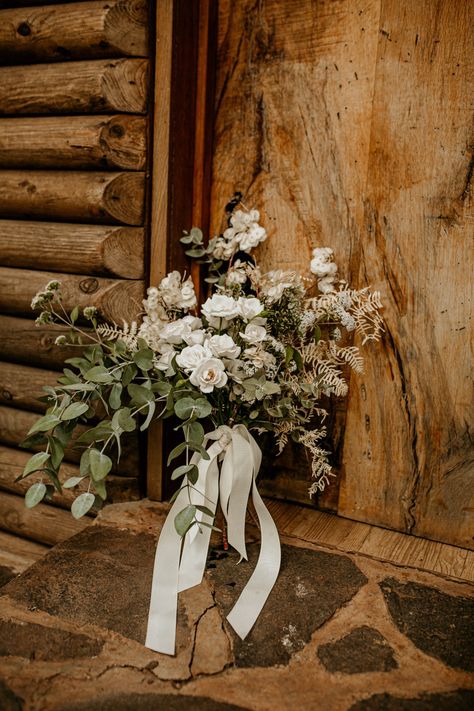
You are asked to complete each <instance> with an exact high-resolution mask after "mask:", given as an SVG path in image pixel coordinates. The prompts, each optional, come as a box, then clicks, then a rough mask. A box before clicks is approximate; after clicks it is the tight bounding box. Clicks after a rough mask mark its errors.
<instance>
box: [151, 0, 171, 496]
mask: <svg viewBox="0 0 474 711" xmlns="http://www.w3.org/2000/svg"><path fill="white" fill-rule="evenodd" d="M173 5H174V0H159V2H158V3H157V7H156V35H155V81H154V87H153V92H154V94H153V95H154V99H155V101H154V114H153V151H152V163H151V166H152V181H151V186H152V187H151V200H150V202H151V219H150V252H149V254H150V271H149V274H150V284H157V283H158V282H159V281H160V279H162V278H163V277H164V276H165V273H166V259H167V242H168V239H167V235H168V232H169V211H168V204H169V181H168V175H169V146H170V116H171V77H172V63H173ZM162 482H163V424H162V423H161V422H157V421H155V422H153V423H152V425H151V426H150V428H149V430H148V448H147V494H148V496H149V497H150V498H151V499H158V500H161V499H162V498H163V490H162Z"/></svg>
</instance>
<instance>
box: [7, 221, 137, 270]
mask: <svg viewBox="0 0 474 711" xmlns="http://www.w3.org/2000/svg"><path fill="white" fill-rule="evenodd" d="M144 251H145V233H144V229H143V228H142V227H111V226H101V225H78V224H68V223H61V222H60V223H58V222H33V221H29V220H0V263H1V264H2V265H3V266H6V267H23V268H25V269H28V268H29V269H46V270H53V271H58V272H68V273H72V274H78V273H79V274H81V273H82V274H84V273H86V274H89V275H91V276H93V275H94V276H95V275H100V274H103V275H113V276H118V277H122V278H126V279H142V278H143V277H144V271H145V256H144Z"/></svg>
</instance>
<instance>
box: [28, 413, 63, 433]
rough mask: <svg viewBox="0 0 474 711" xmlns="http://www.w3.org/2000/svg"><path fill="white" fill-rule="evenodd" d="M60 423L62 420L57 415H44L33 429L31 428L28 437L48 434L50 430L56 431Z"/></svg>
mask: <svg viewBox="0 0 474 711" xmlns="http://www.w3.org/2000/svg"><path fill="white" fill-rule="evenodd" d="M60 422H61V420H60V419H59V417H58V416H57V415H52V414H49V415H44V416H43V417H40V419H39V420H37V421H36V422H35V424H34V425H33V427H31V428H30V430H29V432H28V435H32V434H35V433H36V432H48V431H49V430H52V429H54V428H55V427H56V425H59V423H60Z"/></svg>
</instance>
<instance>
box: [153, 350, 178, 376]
mask: <svg viewBox="0 0 474 711" xmlns="http://www.w3.org/2000/svg"><path fill="white" fill-rule="evenodd" d="M175 354H176V351H175V350H174V349H173V348H172V346H168V348H167V349H166V350H164V346H163V347H162V353H161V355H160V357H159V358H157V359H155V361H154V364H155V368H157V369H158V370H163V371H165V374H166V375H174V370H173V367H172V365H171V362H172V360H173V358H174V356H175Z"/></svg>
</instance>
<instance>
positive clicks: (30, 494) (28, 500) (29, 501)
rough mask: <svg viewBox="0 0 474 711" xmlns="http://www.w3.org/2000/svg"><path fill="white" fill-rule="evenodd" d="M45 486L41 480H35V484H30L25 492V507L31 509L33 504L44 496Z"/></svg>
mask: <svg viewBox="0 0 474 711" xmlns="http://www.w3.org/2000/svg"><path fill="white" fill-rule="evenodd" d="M46 491H47V489H46V486H45V485H44V484H43V482H37V483H36V484H33V485H32V486H30V488H29V489H28V491H27V492H26V494H25V506H26V508H27V509H32V508H33V506H36V504H39V502H40V501H41V500H42V499H43V498H44V495H45V494H46Z"/></svg>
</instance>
